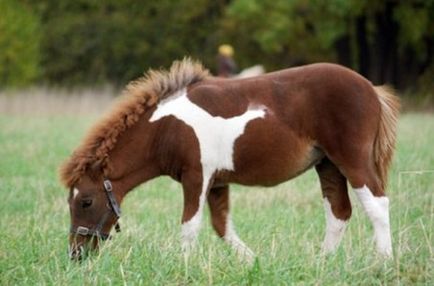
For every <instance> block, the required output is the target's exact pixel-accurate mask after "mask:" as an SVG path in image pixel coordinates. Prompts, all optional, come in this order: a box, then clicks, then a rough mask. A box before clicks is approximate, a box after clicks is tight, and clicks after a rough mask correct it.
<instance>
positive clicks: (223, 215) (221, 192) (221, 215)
mask: <svg viewBox="0 0 434 286" xmlns="http://www.w3.org/2000/svg"><path fill="white" fill-rule="evenodd" d="M208 204H209V208H210V211H211V223H212V226H213V227H214V230H215V231H216V233H217V234H218V236H220V237H221V238H223V239H224V240H225V242H226V243H228V244H229V245H230V246H231V247H232V248H233V249H234V250H235V251H236V252H237V254H238V255H239V256H240V257H242V258H245V259H246V260H247V261H248V262H250V263H251V262H252V261H253V257H254V254H253V252H252V251H251V250H250V248H248V247H247V246H246V245H245V244H244V242H243V241H242V240H241V239H240V238H239V237H238V235H237V233H236V232H235V229H234V226H233V223H232V220H231V217H230V213H229V186H228V185H226V186H218V187H214V188H212V189H211V190H210V192H209V195H208Z"/></svg>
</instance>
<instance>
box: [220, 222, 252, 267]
mask: <svg viewBox="0 0 434 286" xmlns="http://www.w3.org/2000/svg"><path fill="white" fill-rule="evenodd" d="M224 240H225V241H226V242H227V243H228V244H229V245H230V246H231V247H232V248H233V249H234V250H235V251H236V253H237V254H238V256H239V257H240V258H243V259H246V261H247V262H248V263H249V264H251V263H253V260H254V258H255V254H254V253H253V251H252V250H251V249H250V248H249V247H247V246H246V244H245V243H244V242H243V241H242V240H241V239H240V238H239V237H238V235H237V233H236V232H235V228H234V224H233V222H232V219H231V217H230V215H229V214H228V216H227V218H226V229H225V236H224Z"/></svg>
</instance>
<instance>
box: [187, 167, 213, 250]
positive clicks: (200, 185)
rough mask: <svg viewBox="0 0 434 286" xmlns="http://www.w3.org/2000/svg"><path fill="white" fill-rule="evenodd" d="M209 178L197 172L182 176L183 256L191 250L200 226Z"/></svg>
mask: <svg viewBox="0 0 434 286" xmlns="http://www.w3.org/2000/svg"><path fill="white" fill-rule="evenodd" d="M210 180H211V176H207V175H202V174H200V173H197V172H188V173H185V174H183V175H182V187H183V191H184V211H183V214H182V230H181V240H182V241H181V247H182V250H183V251H184V253H185V254H188V253H189V252H190V251H191V249H192V248H193V246H194V244H195V242H196V240H197V236H198V234H199V230H200V227H201V224H202V215H203V206H204V204H205V198H206V196H207V191H208V188H209V185H210Z"/></svg>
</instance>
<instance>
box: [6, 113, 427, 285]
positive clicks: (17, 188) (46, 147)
mask: <svg viewBox="0 0 434 286" xmlns="http://www.w3.org/2000/svg"><path fill="white" fill-rule="evenodd" d="M6 109H7V108H4V110H3V111H4V112H3V113H1V114H0V196H1V197H0V214H1V215H0V233H1V236H0V284H1V285H14V284H17V285H35V284H49V285H51V284H55V285H111V284H113V285H127V284H128V285H206V284H216V285H251V284H253V285H293V284H295V285H312V284H313V285H383V284H391V285H413V284H414V285H434V277H433V275H434V254H433V248H434V147H433V146H434V115H429V114H406V115H403V116H402V117H401V120H400V124H399V134H398V135H399V136H398V139H399V142H398V150H397V154H396V157H395V160H394V165H393V170H392V173H391V178H390V187H389V191H388V194H389V196H390V199H391V224H392V239H393V243H394V259H392V260H389V261H386V262H383V261H382V260H381V259H379V258H378V257H376V255H375V254H374V251H373V242H372V239H371V237H372V234H373V232H372V227H371V225H370V223H369V221H368V219H367V217H366V216H365V215H364V214H363V213H362V211H361V207H360V205H359V204H357V202H356V200H355V197H354V196H353V194H351V198H352V201H353V206H354V209H353V217H352V219H351V221H350V224H349V228H348V230H347V232H346V235H345V236H344V239H343V243H342V245H341V247H340V248H339V251H338V252H337V253H336V254H335V255H332V256H328V257H323V256H321V255H320V251H319V250H320V245H321V241H322V239H323V235H324V227H325V218H324V212H323V206H322V200H321V195H320V188H319V183H318V180H317V178H316V174H315V172H314V171H309V172H307V173H306V174H304V175H303V176H301V177H299V178H297V179H296V180H293V181H290V182H288V183H285V184H282V185H279V186H277V187H275V188H269V189H266V188H245V187H241V186H234V187H233V188H232V190H233V191H232V193H231V198H232V205H233V208H232V213H233V219H234V222H235V225H236V229H237V231H238V233H239V235H240V237H241V238H242V239H244V240H245V242H246V243H247V244H248V245H249V246H250V247H251V248H252V249H253V250H254V251H255V252H256V254H257V256H258V258H257V260H256V262H255V264H254V266H253V267H249V266H247V265H245V264H243V263H241V262H240V261H239V260H238V259H237V257H236V255H235V254H234V253H231V251H230V250H229V248H228V247H227V246H226V245H225V244H224V243H222V242H221V241H220V240H219V239H218V238H217V237H216V236H215V235H214V233H213V231H212V230H211V227H210V225H209V222H208V217H206V221H205V223H204V227H203V229H202V232H201V235H200V242H199V245H198V250H197V251H196V252H195V254H194V255H193V256H192V257H191V259H190V260H189V261H184V259H183V256H182V255H181V252H180V243H179V231H180V224H179V222H180V216H181V211H182V196H181V188H180V186H179V185H178V184H177V183H175V182H172V181H170V180H169V179H167V178H160V179H157V180H154V181H152V182H148V183H146V184H144V185H142V186H140V187H139V188H137V189H136V190H135V191H133V192H132V193H131V194H130V195H129V196H128V197H127V199H126V200H125V202H124V203H123V206H122V207H123V218H122V227H123V231H122V232H121V233H120V234H116V235H115V237H114V239H113V240H111V241H109V242H107V243H105V245H104V247H103V249H102V251H100V253H99V254H98V255H95V256H93V257H91V258H90V259H87V260H86V261H84V262H83V263H81V264H79V263H72V262H70V261H69V259H68V257H67V234H68V229H69V212H68V206H67V203H66V197H67V192H66V190H65V189H63V188H62V187H61V186H60V184H59V182H58V179H57V171H56V170H57V167H58V165H59V164H60V162H61V161H62V160H64V159H65V158H66V157H67V156H68V154H69V153H70V152H71V150H72V149H73V148H74V147H75V146H76V145H77V144H78V142H79V140H80V138H81V137H82V135H83V133H84V132H85V131H86V129H87V128H88V127H89V126H90V125H91V124H92V122H94V120H95V119H96V117H97V112H94V113H87V114H80V116H74V115H73V113H65V114H49V115H44V114H43V113H39V112H38V113H34V114H20V112H17V111H16V110H15V111H11V112H7V111H8V110H6ZM30 110H31V108H30Z"/></svg>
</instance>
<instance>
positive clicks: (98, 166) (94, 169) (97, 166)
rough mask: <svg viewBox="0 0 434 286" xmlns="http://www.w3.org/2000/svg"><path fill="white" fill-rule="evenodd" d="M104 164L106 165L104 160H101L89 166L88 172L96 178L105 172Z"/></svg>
mask: <svg viewBox="0 0 434 286" xmlns="http://www.w3.org/2000/svg"><path fill="white" fill-rule="evenodd" d="M103 163H104V159H99V160H96V161H95V162H93V163H92V164H90V165H89V169H88V170H89V173H90V174H91V176H93V177H95V176H97V175H98V174H101V172H102V171H103Z"/></svg>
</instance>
